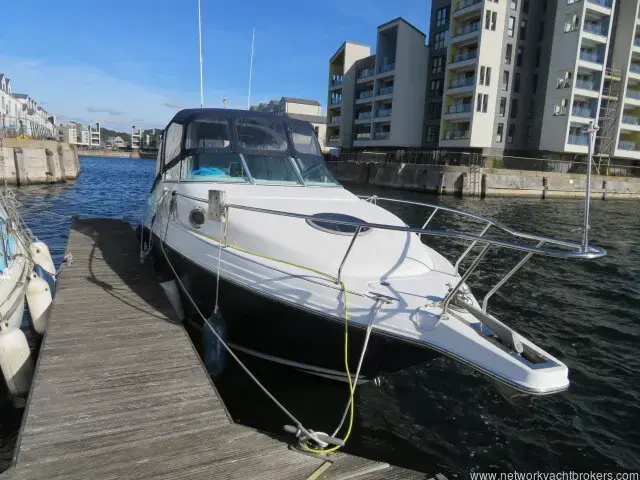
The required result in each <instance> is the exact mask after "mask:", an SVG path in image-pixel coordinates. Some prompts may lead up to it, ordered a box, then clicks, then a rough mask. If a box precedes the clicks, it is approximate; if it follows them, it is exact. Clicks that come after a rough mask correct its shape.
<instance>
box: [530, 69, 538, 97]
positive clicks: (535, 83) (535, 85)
mask: <svg viewBox="0 0 640 480" xmlns="http://www.w3.org/2000/svg"><path fill="white" fill-rule="evenodd" d="M532 81H533V85H532V87H531V90H532V93H533V94H534V95H535V93H536V92H537V91H538V74H537V73H534V74H533V77H532Z"/></svg>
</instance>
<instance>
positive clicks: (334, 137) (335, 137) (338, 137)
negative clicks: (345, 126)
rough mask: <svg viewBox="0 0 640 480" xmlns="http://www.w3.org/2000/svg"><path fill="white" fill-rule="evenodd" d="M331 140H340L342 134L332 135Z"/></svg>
mask: <svg viewBox="0 0 640 480" xmlns="http://www.w3.org/2000/svg"><path fill="white" fill-rule="evenodd" d="M329 141H330V142H339V141H340V135H331V136H330V137H329Z"/></svg>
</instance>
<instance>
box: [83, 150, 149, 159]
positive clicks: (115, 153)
mask: <svg viewBox="0 0 640 480" xmlns="http://www.w3.org/2000/svg"><path fill="white" fill-rule="evenodd" d="M78 155H80V156H83V157H114V158H140V154H139V153H138V152H137V151H136V152H125V151H124V150H123V151H120V150H78Z"/></svg>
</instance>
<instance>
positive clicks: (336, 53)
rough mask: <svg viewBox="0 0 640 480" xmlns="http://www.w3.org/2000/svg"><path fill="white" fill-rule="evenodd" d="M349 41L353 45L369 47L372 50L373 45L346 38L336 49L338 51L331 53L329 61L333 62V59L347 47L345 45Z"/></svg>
mask: <svg viewBox="0 0 640 480" xmlns="http://www.w3.org/2000/svg"><path fill="white" fill-rule="evenodd" d="M347 43H349V44H351V45H358V46H359V47H368V48H369V50H371V45H367V44H366V43H360V42H352V41H351V40H346V41H344V42H342V45H340V46H339V47H338V49H337V50H336V52H335V53H334V54H333V55H331V58H330V59H329V62H333V60H334V59H335V58H336V57H337V56H338V55H339V54H340V53H341V52H342V51H343V50H344V49H345V47H346V46H347Z"/></svg>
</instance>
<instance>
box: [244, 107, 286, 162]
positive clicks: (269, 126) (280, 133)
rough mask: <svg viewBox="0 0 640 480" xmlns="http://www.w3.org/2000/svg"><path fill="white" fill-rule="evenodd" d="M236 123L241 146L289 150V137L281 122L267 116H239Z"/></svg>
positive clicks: (252, 148) (255, 148)
mask: <svg viewBox="0 0 640 480" xmlns="http://www.w3.org/2000/svg"><path fill="white" fill-rule="evenodd" d="M235 124H236V134H237V136H238V142H239V144H240V147H241V148H245V149H249V150H271V151H279V152H286V151H287V137H286V135H285V131H284V125H283V124H282V123H281V122H279V121H276V120H270V119H266V118H238V119H237V120H236V122H235ZM249 169H251V167H249Z"/></svg>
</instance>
